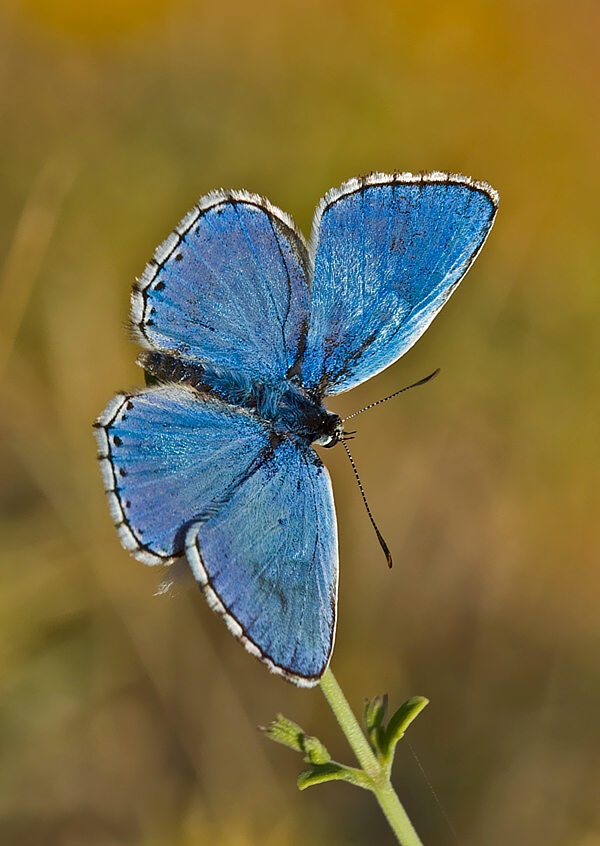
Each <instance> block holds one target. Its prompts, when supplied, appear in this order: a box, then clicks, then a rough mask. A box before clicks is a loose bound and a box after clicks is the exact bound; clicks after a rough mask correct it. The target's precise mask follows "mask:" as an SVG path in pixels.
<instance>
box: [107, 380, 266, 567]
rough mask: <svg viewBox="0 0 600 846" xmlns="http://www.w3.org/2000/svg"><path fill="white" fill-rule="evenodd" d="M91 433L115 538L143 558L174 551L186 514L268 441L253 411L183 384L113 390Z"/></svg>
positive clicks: (225, 487) (216, 494)
mask: <svg viewBox="0 0 600 846" xmlns="http://www.w3.org/2000/svg"><path fill="white" fill-rule="evenodd" d="M96 439H97V441H98V446H99V452H100V462H101V469H102V475H103V477H104V484H105V488H106V492H107V495H108V500H109V505H110V510H111V514H112V517H113V519H114V521H115V523H116V525H117V529H118V531H119V535H120V537H121V541H122V543H123V545H124V546H125V547H126V548H127V549H129V550H130V551H131V552H132V553H133V554H134V555H135V556H136V557H137V558H139V559H141V560H142V561H144V562H145V563H147V564H161V563H171V562H172V561H173V560H174V559H175V558H176V557H178V556H180V555H182V553H183V551H184V543H185V531H186V528H187V526H188V525H189V524H190V522H191V521H193V520H197V519H198V517H199V515H206V514H207V513H210V511H211V508H212V509H213V510H214V509H215V508H216V507H217V505H216V504H217V503H218V502H219V500H220V499H222V498H223V495H224V494H225V493H226V492H228V491H230V490H231V489H232V486H235V485H239V484H241V483H242V481H243V480H244V478H245V475H246V474H248V473H249V472H251V471H252V468H253V466H254V465H255V464H256V461H257V458H258V456H260V454H261V453H262V452H263V451H264V450H265V449H267V448H268V447H269V434H268V431H267V429H266V427H265V425H264V423H262V422H261V421H260V420H259V419H258V418H257V417H256V416H254V415H251V414H249V413H248V412H246V411H243V410H242V409H239V408H236V407H235V406H232V405H228V404H226V403H222V402H219V401H218V400H214V399H207V398H205V397H203V396H202V395H201V394H199V393H198V392H197V391H194V390H193V389H191V388H188V387H186V386H185V385H177V386H174V385H166V386H163V387H158V388H150V389H148V390H145V391H141V392H139V393H135V394H119V395H117V396H116V397H115V398H114V399H113V400H112V401H111V402H110V403H109V404H108V406H107V408H106V409H105V411H104V413H103V414H102V415H101V416H100V417H99V419H98V421H97V423H96Z"/></svg>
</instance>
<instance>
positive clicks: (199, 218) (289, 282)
mask: <svg viewBox="0 0 600 846" xmlns="http://www.w3.org/2000/svg"><path fill="white" fill-rule="evenodd" d="M307 268H308V254H307V248H306V245H305V242H304V240H303V238H302V236H301V235H300V233H299V232H298V231H297V230H296V229H295V227H294V223H293V221H292V220H291V218H290V217H288V216H287V215H286V214H284V212H282V211H281V210H280V209H277V208H275V207H274V206H272V205H271V204H270V203H269V202H268V201H267V200H265V199H263V198H261V197H257V196H255V195H253V194H248V193H247V192H244V191H218V192H214V193H213V194H209V195H207V196H206V197H204V198H203V199H202V200H201V201H200V203H199V204H198V206H197V207H196V208H194V209H192V211H191V212H190V213H189V214H188V215H187V216H186V217H185V218H184V219H183V220H182V221H181V223H180V224H179V226H178V227H177V228H176V229H175V231H174V232H173V233H172V234H171V235H170V236H169V238H167V240H166V241H165V242H164V243H163V244H162V245H161V246H160V247H159V248H158V250H157V251H156V253H155V255H154V258H153V260H152V261H151V262H150V263H149V264H148V265H147V267H146V269H145V271H144V273H143V275H142V277H141V279H140V280H139V282H138V283H137V284H136V285H135V286H134V290H133V293H132V305H131V324H132V328H133V332H134V334H135V337H136V339H137V340H139V341H140V343H141V344H142V345H143V346H145V347H146V348H147V349H152V350H159V351H161V352H166V353H171V354H174V355H177V356H180V357H182V358H184V359H188V360H192V361H193V360H198V361H205V362H210V363H212V364H213V365H217V366H221V367H227V368H229V369H231V370H232V371H235V372H237V373H239V374H243V375H245V376H249V377H253V378H259V379H268V380H271V381H274V380H281V379H282V378H283V377H284V376H285V375H286V373H287V372H288V370H290V368H293V367H294V365H296V364H297V362H298V359H299V357H300V356H301V354H302V350H303V347H304V343H305V340H306V319H307V315H308V283H307V278H308V270H307Z"/></svg>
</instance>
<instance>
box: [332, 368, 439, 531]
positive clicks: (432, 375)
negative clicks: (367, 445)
mask: <svg viewBox="0 0 600 846" xmlns="http://www.w3.org/2000/svg"><path fill="white" fill-rule="evenodd" d="M439 372H440V368H439V367H438V369H437V370H434V371H433V373H430V374H429V376H425V378H424V379H419V381H418V382H413V384H412V385H407V386H406V388H400V390H399V391H396V392H395V393H393V394H390V395H389V397H384V398H383V399H380V400H377V402H372V403H371V405H365V407H364V408H361V409H360V411H355V412H354V414H351V415H350V416H349V417H344V418H343V420H342V423H345V422H346V420H352V418H353V417H357V416H358V415H359V414H362V413H363V411H368V410H369V409H370V408H375V406H376V405H381V404H382V403H383V402H387V401H388V400H391V399H394V397H397V396H398V395H399V394H403V393H404V392H405V391H410V389H411V388H418V387H419V385H426V384H427V382H431V380H432V379H435V377H436V376H437V375H438V373H439ZM355 472H356V471H355ZM357 478H358V477H357ZM371 519H372V518H371Z"/></svg>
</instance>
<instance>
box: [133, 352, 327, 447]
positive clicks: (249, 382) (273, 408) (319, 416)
mask: <svg viewBox="0 0 600 846" xmlns="http://www.w3.org/2000/svg"><path fill="white" fill-rule="evenodd" d="M138 361H139V363H140V364H141V366H142V367H143V368H144V370H145V371H146V373H148V374H149V375H150V376H152V377H154V378H155V379H157V380H158V381H161V382H166V383H168V382H174V383H178V384H185V385H189V386H190V387H192V388H194V390H196V391H198V392H199V393H200V394H205V395H206V396H211V397H214V398H217V399H220V400H222V401H223V402H226V403H230V404H231V405H234V406H238V407H240V408H244V409H247V410H248V411H249V412H251V413H253V414H255V415H256V416H257V417H258V418H259V419H260V420H262V421H263V422H264V423H266V424H267V425H268V426H269V429H270V432H271V435H272V436H271V441H272V442H274V441H276V440H277V439H282V438H289V440H291V441H293V442H294V443H298V444H303V445H306V446H308V445H310V444H312V443H317V444H319V445H320V446H325V447H332V446H335V444H336V443H338V442H339V441H340V440H341V438H342V434H343V431H342V421H341V420H340V418H339V417H338V415H337V414H333V413H332V412H330V411H327V409H326V408H325V407H324V405H323V403H322V402H321V400H320V399H319V398H318V396H316V395H315V394H311V393H309V392H308V391H305V390H303V389H302V388H301V387H300V386H299V385H297V384H296V383H294V382H292V381H290V380H288V379H283V380H281V381H279V382H268V381H257V380H253V379H250V378H247V377H244V376H243V375H242V374H240V373H238V372H237V371H235V370H231V369H229V368H227V367H212V366H211V365H210V364H209V363H206V364H203V363H200V362H198V361H186V360H185V359H182V358H180V357H178V356H173V355H168V354H165V353H156V352H153V353H142V354H141V355H140V356H139V357H138Z"/></svg>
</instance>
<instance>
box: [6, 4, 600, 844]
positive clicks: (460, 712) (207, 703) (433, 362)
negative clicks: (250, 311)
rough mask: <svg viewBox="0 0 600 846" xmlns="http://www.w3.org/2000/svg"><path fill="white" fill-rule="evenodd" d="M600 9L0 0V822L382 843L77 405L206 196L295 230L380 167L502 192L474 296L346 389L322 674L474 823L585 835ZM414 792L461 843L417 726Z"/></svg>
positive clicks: (297, 706) (99, 833)
mask: <svg viewBox="0 0 600 846" xmlns="http://www.w3.org/2000/svg"><path fill="white" fill-rule="evenodd" d="M599 28H600V7H599V6H598V4H597V3H595V2H592V0H574V2H566V0H546V2H543V3H542V2H541V0H524V2H516V0H500V2H497V3H492V2H485V0H484V1H483V2H482V0H449V2H448V0H445V2H442V0H433V2H425V3H419V4H416V5H411V4H408V3H406V2H404V0H376V2H372V3H367V2H366V1H365V0H362V2H360V0H331V2H317V0H305V2H304V3H294V2H290V3H282V2H275V0H258V2H253V3H249V2H246V3H244V2H241V0H222V2H220V3H208V2H204V0H195V2H191V0H190V1H189V2H185V0H181V2H168V0H153V2H150V0H144V2H142V0H122V2H119V3H117V2H116V0H112V2H106V3H103V4H94V3H91V2H89V0H80V2H78V3H76V2H74V0H52V2H49V0H22V2H18V0H13V2H9V0H4V2H3V3H2V4H1V6H0V373H1V374H2V385H1V388H0V390H1V392H2V399H1V401H0V426H1V433H0V533H1V550H2V553H1V558H0V567H1V570H2V590H1V591H0V684H1V687H0V690H1V698H0V842H2V844H6V846H38V844H40V846H41V844H43V846H59V844H60V846H63V844H65V846H78V844H85V845H86V846H109V844H110V845H111V846H112V844H127V846H129V844H140V846H158V845H159V844H160V846H163V844H165V845H166V844H169V846H188V845H189V846H192V844H197V843H207V844H208V843H210V844H215V846H221V844H222V846H255V844H261V845H262V844H267V846H270V844H273V846H275V844H277V846H283V844H289V846H293V845H294V844H296V843H300V842H302V843H304V844H306V843H325V842H327V843H332V844H337V843H339V844H354V846H361V845H362V844H367V843H369V844H371V843H381V844H386V843H391V842H392V839H391V835H390V834H389V833H388V832H387V830H386V827H385V824H384V822H383V821H382V819H381V818H380V815H379V812H378V810H377V808H376V806H375V803H374V801H373V800H372V797H370V796H368V795H367V794H365V795H364V796H362V795H356V794H359V793H361V792H359V791H356V790H352V788H350V787H349V786H347V785H344V784H330V785H325V786H323V787H320V788H318V789H316V790H314V791H309V792H308V793H307V794H299V793H298V792H297V790H296V787H295V776H296V772H297V760H296V756H294V755H291V754H290V753H289V752H288V751H287V750H285V749H283V748H278V747H275V746H274V744H269V743H267V741H266V740H265V739H264V738H263V737H261V736H260V734H259V733H258V732H257V731H256V729H255V726H256V725H258V724H265V723H266V722H268V721H269V720H270V719H271V718H272V717H273V716H274V715H275V713H276V712H278V711H284V712H285V713H286V714H288V715H289V716H290V717H291V718H293V719H294V720H298V722H299V723H300V724H301V725H303V726H305V727H306V729H307V731H310V732H311V733H314V734H318V736H319V737H321V738H323V740H324V741H325V742H326V743H327V746H328V748H329V749H330V751H331V754H332V755H333V756H334V757H335V758H336V759H337V760H342V761H347V762H348V763H354V762H353V761H351V760H349V753H348V752H346V750H345V748H344V744H343V742H342V740H341V739H340V735H339V732H338V730H337V728H336V726H335V725H334V722H333V718H332V717H331V716H330V715H329V714H328V712H327V709H326V706H325V704H324V702H323V701H322V697H321V694H320V693H319V691H318V690H317V691H299V690H296V689H295V688H293V687H291V686H289V685H286V684H285V683H284V682H282V681H281V680H279V679H275V678H272V677H270V676H269V675H268V674H267V672H266V671H265V669H264V667H262V666H260V665H259V664H258V663H257V662H255V661H254V660H253V659H252V658H251V657H250V656H248V655H246V653H245V652H244V651H243V650H242V649H241V648H240V647H239V645H238V644H237V643H236V642H235V641H234V639H233V638H232V637H231V636H230V635H229V633H228V632H227V631H226V630H225V627H224V626H223V625H222V623H221V622H220V621H219V620H218V619H216V617H214V615H213V614H212V613H211V612H210V610H209V609H208V608H207V607H206V606H205V603H204V601H203V599H202V597H201V596H200V595H199V593H198V592H197V591H196V590H195V589H191V590H189V589H187V587H186V586H185V585H182V586H181V587H180V589H179V590H175V592H174V594H173V595H172V596H170V597H169V596H163V597H154V596H153V593H154V591H155V588H156V585H157V584H158V582H159V581H160V579H161V578H162V574H160V573H157V572H156V570H152V569H150V568H145V567H143V565H141V564H139V563H137V562H135V561H134V560H133V559H131V558H130V557H129V556H128V555H127V554H126V553H125V552H124V551H123V550H122V549H121V548H120V546H119V542H118V538H117V535H116V533H115V532H114V529H113V526H112V523H111V521H110V519H109V516H108V511H107V508H106V503H105V501H104V495H103V492H102V486H101V482H100V477H99V473H98V469H97V467H96V464H95V450H94V444H93V439H92V434H91V422H92V421H93V419H94V418H95V417H96V415H97V414H98V413H99V412H100V411H101V410H102V408H103V407H104V405H105V403H106V401H107V400H108V399H109V398H110V397H111V396H112V394H113V393H114V392H115V390H117V389H119V388H124V387H128V386H133V385H138V384H141V382H142V379H141V373H140V372H139V371H138V370H137V369H136V368H135V366H134V359H135V352H136V350H135V347H134V346H133V345H132V344H131V343H129V342H128V340H127V335H126V331H125V329H124V324H125V321H126V316H127V307H128V306H127V303H128V293H129V288H130V285H131V282H132V281H133V278H134V277H135V275H136V274H139V273H140V272H141V270H142V268H143V266H144V263H145V261H146V260H147V259H148V258H149V257H150V255H151V254H152V251H153V249H154V247H155V246H156V245H157V244H158V242H159V241H160V240H161V239H162V238H163V237H165V236H166V235H167V234H168V232H169V231H170V229H171V228H172V227H173V226H174V224H175V223H176V221H177V220H178V219H179V218H180V217H181V216H183V214H184V212H185V211H186V210H187V209H188V208H189V207H191V206H192V204H193V203H194V202H195V201H196V200H197V198H198V197H199V196H200V195H201V194H203V193H205V192H207V191H208V190H210V189H213V188H217V187H220V186H223V187H233V188H238V187H242V188H246V189H248V190H251V191H257V192H259V193H261V194H265V195H266V196H268V197H269V198H270V199H271V200H272V201H273V202H275V203H277V204H278V205H280V206H281V207H282V208H284V209H285V210H287V211H289V212H291V213H292V214H293V215H294V217H295V218H296V220H297V221H298V223H299V224H300V226H301V227H302V228H303V229H304V230H305V231H308V229H309V226H310V220H311V215H312V210H313V208H314V206H315V204H316V202H317V200H318V198H319V197H320V196H321V195H322V194H323V193H324V192H325V191H326V190H327V189H328V188H330V187H332V186H334V185H336V184H339V183H340V182H341V181H343V180H344V179H346V178H348V177H350V176H353V175H356V174H358V173H361V172H368V171H370V170H393V169H399V170H412V171H419V170H430V169H441V170H450V171H459V172H463V173H467V174H469V175H471V176H473V177H475V178H478V179H485V180H487V181H489V182H490V183H491V184H492V185H493V186H494V187H495V188H497V189H498V190H499V191H500V194H501V198H502V202H501V207H500V212H499V215H498V221H497V224H496V226H495V229H494V231H493V233H492V235H491V237H490V240H489V242H488V244H487V245H486V247H485V249H484V251H483V253H482V255H481V256H480V258H479V259H478V260H477V263H476V265H475V267H474V268H473V270H472V271H471V273H470V274H469V276H468V278H467V280H466V281H465V282H464V284H463V286H462V287H461V289H460V290H459V292H458V293H457V294H456V296H455V297H454V298H453V299H452V302H451V303H449V304H448V306H447V307H446V308H445V309H444V311H443V313H442V314H441V315H440V316H439V317H438V318H437V320H436V321H435V323H434V325H433V326H432V327H431V329H430V330H429V331H428V332H427V334H426V336H425V337H424V338H423V339H422V340H421V341H420V342H419V343H418V344H417V346H416V347H415V348H414V350H412V351H411V352H410V353H409V354H408V355H407V356H406V357H405V358H404V359H403V360H402V361H401V362H400V363H398V364H397V365H395V366H394V367H393V368H391V369H390V370H389V371H387V372H386V373H384V374H382V375H381V376H379V377H378V378H377V379H376V380H373V381H372V382H370V383H368V384H366V385H364V386H361V387H360V388H359V389H357V390H355V391H354V392H353V393H351V394H350V395H347V396H343V397H340V398H339V399H338V400H336V403H335V408H336V410H338V411H339V412H340V413H350V412H351V411H353V410H356V409H357V408H359V407H360V406H362V405H364V404H366V403H367V402H370V401H373V400H375V399H377V398H379V397H381V396H384V395H386V394H387V393H390V392H391V391H393V390H395V389H397V388H399V387H400V386H402V385H403V384H407V383H409V382H410V381H412V380H414V379H417V378H420V377H422V376H424V375H425V374H426V373H428V372H431V370H433V369H435V367H437V366H440V367H441V368H442V374H441V376H440V378H438V379H437V380H436V381H435V382H434V383H432V384H431V385H429V386H427V387H426V388H422V389H420V390H419V391H413V392H411V393H409V394H408V395H405V396H404V397H402V398H400V399H398V400H397V401H395V402H394V403H389V404H388V405H386V406H384V407H382V408H381V409H378V410H376V411H373V412H370V413H369V414H367V415H365V416H364V417H361V418H360V419H359V421H357V423H359V426H358V429H359V432H358V435H357V437H356V439H355V440H354V442H353V448H354V453H355V459H356V461H357V464H358V467H359V469H360V472H361V475H362V477H363V482H364V485H365V487H366V489H367V492H368V495H369V498H370V504H371V507H372V510H373V511H374V513H375V515H376V517H377V520H378V522H379V524H380V526H381V529H382V531H383V532H384V534H385V537H386V539H387V541H388V543H389V545H390V547H391V548H392V550H393V553H394V557H395V560H396V566H395V568H394V569H393V570H392V571H391V572H389V571H388V570H387V568H386V566H385V562H384V560H383V557H382V555H381V552H380V550H379V548H378V545H377V542H376V539H375V536H374V534H373V532H372V531H371V529H370V526H369V523H368V520H367V518H366V516H365V513H364V510H363V507H362V504H361V501H360V496H359V493H358V490H357V488H356V485H355V484H354V481H353V477H352V474H351V472H350V469H349V467H348V466H347V462H346V461H345V458H344V455H343V454H337V450H334V451H333V454H328V456H327V460H328V464H329V466H330V468H331V471H332V474H333V477H334V487H335V492H336V498H337V507H338V513H339V521H340V534H341V571H342V572H341V595H340V622H339V636H338V643H337V647H336V652H335V655H334V662H333V666H334V669H335V671H336V674H337V676H338V678H339V680H340V682H341V683H342V684H343V686H344V687H345V689H346V692H347V693H348V695H349V697H350V699H351V702H352V704H353V705H354V706H355V708H356V709H357V710H360V708H361V702H362V699H363V697H364V696H365V695H369V696H372V695H374V694H376V693H383V692H384V691H388V692H389V694H390V704H391V706H392V707H396V706H397V705H398V704H399V703H400V702H401V701H402V700H403V699H405V698H406V697H407V696H410V695H413V694H423V695H426V696H427V697H428V698H429V699H430V700H431V705H430V707H429V708H428V709H427V711H426V712H425V714H424V715H423V716H422V717H421V719H420V720H418V721H417V723H416V724H415V725H414V726H413V727H412V728H411V744H412V745H413V747H414V749H415V751H416V752H417V754H418V755H419V758H420V761H421V763H422V764H423V767H424V768H425V770H426V772H427V774H428V778H429V779H430V781H431V783H432V784H433V786H434V787H435V790H436V792H437V794H438V796H439V798H440V801H441V803H442V805H443V807H444V809H445V812H446V814H447V815H448V817H449V818H450V819H451V820H452V824H453V826H454V828H455V829H456V830H457V832H459V835H460V839H461V843H462V844H463V846H471V844H472V845H473V846H476V844H477V846H483V844H485V846H501V845H502V846H504V844H507V843H510V844H511V846H542V844H543V846H599V844H600V803H599V802H598V796H599V795H600V722H599V721H598V712H599V708H600V660H599V655H600V649H599V647H600V614H599V613H598V609H599V606H600V574H599V571H598V561H599V558H600V556H599V551H600V540H599V533H598V506H599V504H600V503H599V495H598V478H599V473H598V468H599V464H600V460H599V459H600V455H599V446H598V442H599V438H598V420H599V416H600V400H599V388H600V368H599V367H598V362H599V360H600V356H599V353H600V333H599V332H598V325H599V323H600V271H599V266H600V261H599V260H600V255H599V253H600V247H599V243H600V242H599V240H598V234H597V233H598V231H599V229H600V213H599V212H600V206H599V204H598V185H599V176H600V157H599V155H598V137H599V129H600V109H599V107H598V104H599V102H600V101H599V98H598V79H599V78H600V51H599V50H598V46H597V37H598V31H599ZM394 779H395V783H396V785H397V787H398V790H399V793H400V795H401V796H402V797H403V799H404V800H405V802H406V805H407V808H408V810H409V812H410V813H411V815H412V817H413V819H414V821H415V824H416V826H417V828H418V829H419V831H420V832H421V833H422V836H423V839H424V841H425V842H426V843H427V844H428V846H436V844H440V846H441V844H446V843H448V842H451V841H452V834H451V832H450V830H449V828H448V825H447V823H446V822H445V820H444V817H443V814H442V813H441V811H440V809H439V807H438V805H437V804H436V801H435V799H434V797H433V795H432V793H431V790H430V789H429V787H428V785H427V784H426V782H425V781H424V779H423V776H422V773H421V771H420V769H419V767H418V765H417V763H416V762H415V760H414V758H413V757H412V755H411V753H410V750H409V749H408V748H407V747H405V745H404V741H402V742H401V743H400V746H399V749H398V754H397V762H396V764H395V774H394Z"/></svg>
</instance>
